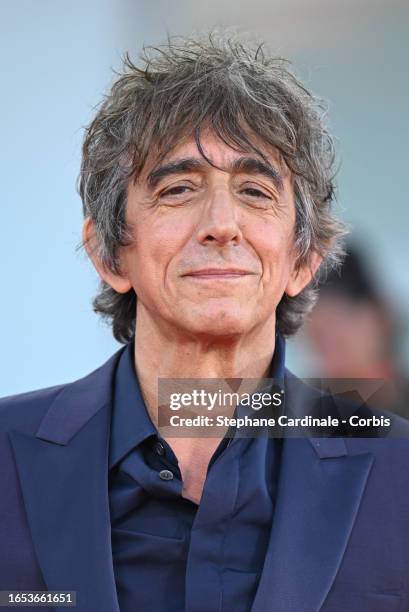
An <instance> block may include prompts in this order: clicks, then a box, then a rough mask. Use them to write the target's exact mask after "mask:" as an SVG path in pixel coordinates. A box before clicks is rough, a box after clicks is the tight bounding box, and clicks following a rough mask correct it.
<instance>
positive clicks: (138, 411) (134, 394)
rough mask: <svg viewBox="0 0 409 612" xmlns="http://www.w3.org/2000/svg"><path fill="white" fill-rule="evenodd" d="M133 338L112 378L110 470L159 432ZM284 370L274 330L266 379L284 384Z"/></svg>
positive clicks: (282, 351) (282, 342)
mask: <svg viewBox="0 0 409 612" xmlns="http://www.w3.org/2000/svg"><path fill="white" fill-rule="evenodd" d="M134 347H135V343H134V340H133V341H132V342H129V343H128V345H127V346H126V348H125V350H124V352H123V353H122V355H121V357H120V359H119V362H118V366H117V370H116V374H115V381H114V398H113V407H112V417H111V434H110V448H109V464H108V467H109V469H111V468H113V467H114V465H116V464H117V463H118V462H119V461H120V460H121V459H122V458H123V457H124V456H125V455H127V454H128V453H129V452H130V451H131V450H132V449H133V448H134V447H135V446H138V444H140V443H141V442H142V441H143V440H145V439H146V438H148V437H150V436H155V435H158V431H157V429H156V427H155V425H154V424H153V422H152V420H151V418H150V416H149V413H148V411H147V409H146V406H145V402H144V401H143V397H142V393H141V389H140V386H139V382H138V377H137V374H136V371H135V363H134ZM284 372H285V340H284V338H283V336H282V335H281V334H280V333H279V332H277V333H276V342H275V349H274V355H273V359H272V360H271V365H270V370H269V378H273V379H274V382H275V383H276V384H279V385H281V386H283V383H284Z"/></svg>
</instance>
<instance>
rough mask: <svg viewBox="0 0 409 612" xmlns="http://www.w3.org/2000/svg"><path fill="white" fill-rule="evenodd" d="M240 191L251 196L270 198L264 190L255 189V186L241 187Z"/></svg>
mask: <svg viewBox="0 0 409 612" xmlns="http://www.w3.org/2000/svg"><path fill="white" fill-rule="evenodd" d="M242 193H246V194H247V195H249V196H250V197H253V198H267V199H269V200H270V199H271V198H270V196H268V195H267V194H266V193H264V191H261V190H260V189H256V188H255V187H246V188H245V189H242Z"/></svg>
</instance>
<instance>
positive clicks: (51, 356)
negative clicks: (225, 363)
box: [0, 0, 409, 396]
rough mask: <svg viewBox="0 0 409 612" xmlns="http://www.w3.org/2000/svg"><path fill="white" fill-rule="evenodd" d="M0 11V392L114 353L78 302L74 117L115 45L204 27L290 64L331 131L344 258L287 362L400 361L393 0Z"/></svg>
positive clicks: (403, 210)
mask: <svg viewBox="0 0 409 612" xmlns="http://www.w3.org/2000/svg"><path fill="white" fill-rule="evenodd" d="M1 16H2V19H1V24H2V25H1V36H0V44H1V46H2V49H1V58H2V72H1V75H2V79H1V87H2V95H1V98H0V106H1V117H2V163H1V185H2V199H1V206H2V211H1V220H2V221H1V230H0V231H1V240H0V266H1V268H0V269H1V276H2V284H1V307H0V313H1V316H0V337H1V351H0V372H1V374H0V396H4V395H9V394H13V393H18V392H22V391H29V390H32V389H35V388H40V387H45V386H50V385H55V384H60V383H64V382H69V381H72V380H74V379H76V378H78V377H80V376H83V375H85V374H87V373H88V372H90V371H91V370H93V369H95V368H96V367H98V366H99V365H101V364H102V363H103V362H104V360H106V359H107V358H108V357H109V356H110V355H111V354H112V353H113V352H114V351H115V350H116V349H117V348H119V346H120V345H119V344H118V343H117V342H115V340H114V339H113V337H112V334H111V331H110V329H109V328H108V327H106V326H105V325H104V324H103V323H102V322H100V320H99V318H98V317H97V316H96V315H95V314H94V313H93V311H92V307H91V300H92V297H93V295H94V293H95V291H96V288H97V282H98V279H97V276H96V273H95V272H94V269H93V268H92V266H91V264H90V263H89V262H88V261H87V260H86V258H85V255H84V254H83V253H82V252H76V251H75V247H76V246H77V244H78V243H79V241H80V237H81V225H82V212H81V202H80V199H79V196H78V195H77V193H76V189H75V183H76V178H77V175H78V170H79V164H80V147H81V140H82V135H83V126H85V125H86V124H87V123H88V122H89V121H90V119H91V118H92V116H93V107H94V106H95V105H96V104H97V103H98V102H99V101H100V99H101V96H102V94H103V92H104V91H106V90H107V89H108V87H109V85H110V84H111V83H112V81H113V79H114V74H113V72H112V69H118V68H119V67H120V65H121V55H122V54H123V53H124V52H125V51H129V52H130V54H131V55H132V56H136V55H137V54H138V52H139V50H140V49H141V47H142V45H143V44H152V43H160V42H163V40H164V39H165V37H166V34H167V33H170V34H190V33H192V32H195V31H203V30H206V29H209V28H212V27H215V26H219V27H220V26H221V27H238V28H239V29H241V30H243V32H248V33H250V34H251V35H252V36H253V38H259V39H261V40H265V41H266V42H267V43H268V44H269V45H270V47H271V48H272V49H273V50H275V52H276V54H277V55H281V56H284V57H287V58H289V59H291V60H292V61H293V63H294V66H295V69H296V72H297V73H298V74H299V76H301V77H302V78H303V79H304V81H305V83H306V84H307V86H308V87H309V88H310V89H312V91H313V92H314V93H316V94H318V95H320V96H321V97H323V98H324V99H325V100H327V102H328V105H329V124H330V127H331V129H332V131H333V133H334V134H335V135H336V138H337V141H338V156H339V159H340V161H341V167H340V171H339V175H338V186H339V189H338V208H339V214H340V216H341V217H342V218H343V219H344V220H346V221H347V222H348V223H350V224H351V225H352V227H353V232H352V235H351V240H350V245H349V249H350V252H351V256H350V257H349V260H347V261H348V267H345V272H344V273H343V274H341V277H338V276H337V277H334V278H331V279H329V282H328V284H327V286H326V288H325V289H324V290H323V293H322V299H321V300H320V302H319V303H318V305H317V307H316V309H315V310H314V312H313V313H312V315H311V317H310V320H309V322H308V323H307V325H306V326H305V328H304V330H303V332H302V333H301V334H299V336H298V337H297V338H296V339H294V340H291V341H290V342H288V366H289V367H290V369H292V370H293V371H294V372H295V373H296V374H298V375H300V376H321V375H327V376H333V377H337V376H355V375H356V376H357V377H363V378H365V377H367V376H368V377H371V376H372V377H384V376H396V375H403V374H405V373H407V372H408V371H409V271H408V269H409V246H408V242H409V231H408V230H409V203H408V189H407V183H406V178H407V174H408V162H409V156H408V150H407V143H408V140H409V128H408V119H407V117H408V99H409V79H408V68H407V66H408V60H409V37H408V36H407V33H408V21H409V4H408V2H407V1H406V0H405V1H404V0H337V1H335V0H309V1H306V0H286V1H285V2H279V1H278V0H252V1H251V2H247V3H244V2H243V3H240V4H239V3H238V2H237V1H234V2H233V0H217V1H216V0H207V2H206V3H199V2H192V1H191V0H190V1H189V0H173V1H172V2H170V1H165V0H132V1H131V0H98V1H97V0H85V1H84V0H81V2H80V1H79V0H71V2H62V1H61V0H52V1H51V0H38V1H37V2H32V1H31V0H14V2H3V3H2V5H1ZM346 366H348V367H346Z"/></svg>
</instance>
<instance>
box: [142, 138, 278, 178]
mask: <svg viewBox="0 0 409 612" xmlns="http://www.w3.org/2000/svg"><path fill="white" fill-rule="evenodd" d="M250 142H251V143H252V145H253V146H254V149H251V148H250V147H248V148H246V149H244V148H243V149H239V148H238V147H233V145H228V144H226V143H225V142H224V141H223V140H222V139H221V138H220V137H219V136H217V134H215V133H214V132H212V131H211V130H206V131H204V132H203V133H202V134H201V135H200V139H199V147H198V144H197V141H196V139H195V138H194V136H184V137H181V138H180V140H179V141H178V143H177V144H176V145H175V146H173V147H172V148H171V149H170V150H169V151H167V152H166V154H162V155H152V156H151V159H150V160H148V161H147V163H146V164H145V167H144V169H143V171H142V173H141V176H140V178H141V179H143V178H146V177H147V176H148V174H149V173H150V172H151V171H152V169H153V168H155V167H157V166H158V165H161V164H163V163H167V162H172V161H174V160H177V159H187V158H195V159H198V160H200V161H202V162H203V161H207V160H209V161H210V162H211V164H210V163H209V165H208V166H209V170H210V169H211V168H212V166H216V167H217V168H220V169H223V168H227V167H229V166H230V165H231V164H232V162H234V161H235V160H237V159H239V158H241V157H243V156H245V157H254V158H256V159H260V160H261V159H264V160H267V161H268V162H269V163H270V164H271V165H272V166H273V167H275V168H277V169H279V170H280V174H281V175H282V176H283V177H284V178H285V177H286V176H288V177H289V176H290V171H289V169H288V167H287V165H286V164H285V162H284V160H283V158H282V155H281V154H280V153H279V151H278V150H277V149H275V148H274V147H271V146H269V145H267V144H266V143H264V142H262V141H261V139H256V138H252V139H251V141H250ZM206 158H207V159H206Z"/></svg>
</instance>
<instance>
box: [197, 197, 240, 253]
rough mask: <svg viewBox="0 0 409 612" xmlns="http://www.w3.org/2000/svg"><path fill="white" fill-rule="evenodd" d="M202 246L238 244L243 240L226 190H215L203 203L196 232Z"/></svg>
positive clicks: (232, 200)
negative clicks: (208, 244)
mask: <svg viewBox="0 0 409 612" xmlns="http://www.w3.org/2000/svg"><path fill="white" fill-rule="evenodd" d="M197 238H198V241H199V242H200V243H202V244H206V243H212V242H213V243H215V244H218V245H221V246H223V245H226V244H229V243H233V244H239V243H240V242H241V240H242V238H243V236H242V232H241V229H240V227H239V224H238V211H237V206H236V205H235V202H234V199H233V197H232V195H231V194H230V192H229V190H228V189H227V188H222V189H217V190H215V191H214V192H213V194H211V195H210V196H209V199H208V200H207V202H206V203H205V206H204V208H203V213H202V215H201V218H200V223H199V227H198V232H197Z"/></svg>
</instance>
